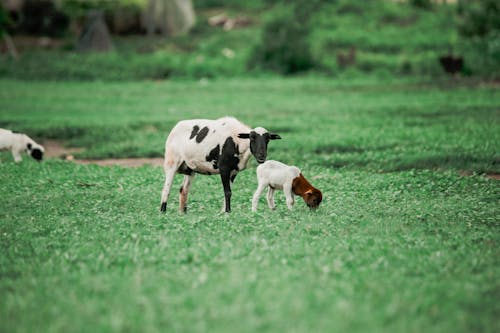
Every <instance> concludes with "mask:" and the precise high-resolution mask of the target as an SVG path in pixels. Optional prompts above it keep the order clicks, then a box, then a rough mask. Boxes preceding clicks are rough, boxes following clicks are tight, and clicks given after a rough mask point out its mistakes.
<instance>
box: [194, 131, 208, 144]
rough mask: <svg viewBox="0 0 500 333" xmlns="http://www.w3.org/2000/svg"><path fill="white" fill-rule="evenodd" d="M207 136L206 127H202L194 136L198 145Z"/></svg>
mask: <svg viewBox="0 0 500 333" xmlns="http://www.w3.org/2000/svg"><path fill="white" fill-rule="evenodd" d="M207 134H208V127H203V128H202V129H201V130H200V131H199V132H198V134H197V135H196V142H198V143H200V142H202V141H203V139H205V137H206V136H207Z"/></svg>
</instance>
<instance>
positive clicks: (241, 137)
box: [238, 133, 250, 139]
mask: <svg viewBox="0 0 500 333" xmlns="http://www.w3.org/2000/svg"><path fill="white" fill-rule="evenodd" d="M238 138H240V139H250V133H240V134H238Z"/></svg>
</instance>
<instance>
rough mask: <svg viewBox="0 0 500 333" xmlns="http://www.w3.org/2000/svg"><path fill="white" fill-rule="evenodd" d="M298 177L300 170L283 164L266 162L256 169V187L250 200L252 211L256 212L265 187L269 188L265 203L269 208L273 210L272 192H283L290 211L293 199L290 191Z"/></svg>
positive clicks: (274, 206)
mask: <svg viewBox="0 0 500 333" xmlns="http://www.w3.org/2000/svg"><path fill="white" fill-rule="evenodd" d="M299 175H300V169H299V168H297V167H296V166H289V165H286V164H284V163H281V162H278V161H273V160H268V161H266V162H264V163H262V164H260V165H259V166H258V167H257V181H258V186H257V190H256V191H255V194H254V195H253V198H252V211H254V212H255V211H257V205H258V203H259V197H260V195H261V194H262V192H263V191H264V190H265V188H266V187H269V190H268V192H267V203H268V205H269V208H271V209H274V208H276V205H275V204H274V191H275V190H283V193H284V194H285V198H286V205H287V206H288V209H292V207H293V205H294V203H295V199H294V193H293V191H292V183H293V180H294V179H295V178H297V177H299Z"/></svg>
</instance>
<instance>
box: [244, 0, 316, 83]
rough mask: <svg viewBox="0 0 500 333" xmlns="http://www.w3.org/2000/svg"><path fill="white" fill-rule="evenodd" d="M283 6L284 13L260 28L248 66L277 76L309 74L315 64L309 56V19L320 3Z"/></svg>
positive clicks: (296, 3) (303, 2) (311, 2)
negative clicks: (258, 38)
mask: <svg viewBox="0 0 500 333" xmlns="http://www.w3.org/2000/svg"><path fill="white" fill-rule="evenodd" d="M291 3H293V6H290V4H289V3H288V6H287V7H285V6H286V5H287V2H285V4H284V6H283V9H281V10H279V11H275V12H276V15H275V16H274V17H272V18H271V19H270V20H269V21H268V22H267V23H266V24H265V25H264V28H263V32H262V37H261V41H260V43H259V44H258V45H257V46H256V47H255V49H254V51H253V53H252V55H251V57H250V59H249V64H248V66H249V67H250V68H261V69H266V70H271V71H274V72H277V73H280V74H293V73H297V72H302V71H306V70H309V69H311V68H313V67H314V65H315V62H314V59H313V56H312V53H311V47H310V43H309V35H310V33H311V26H310V19H311V16H312V15H313V14H314V13H315V12H316V10H317V9H318V8H319V5H320V2H319V1H308V0H300V1H294V2H291Z"/></svg>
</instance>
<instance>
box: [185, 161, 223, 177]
mask: <svg viewBox="0 0 500 333" xmlns="http://www.w3.org/2000/svg"><path fill="white" fill-rule="evenodd" d="M186 164H187V165H188V167H189V168H190V169H191V170H193V171H194V172H196V173H201V174H204V175H215V174H218V173H219V169H218V168H217V169H216V168H214V165H213V163H210V162H199V161H194V162H193V161H191V162H189V163H186Z"/></svg>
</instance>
